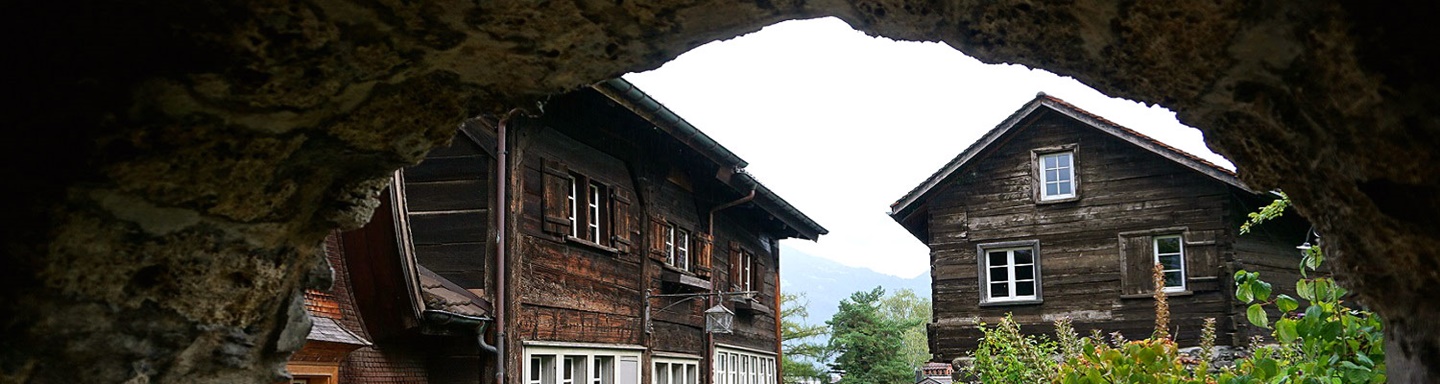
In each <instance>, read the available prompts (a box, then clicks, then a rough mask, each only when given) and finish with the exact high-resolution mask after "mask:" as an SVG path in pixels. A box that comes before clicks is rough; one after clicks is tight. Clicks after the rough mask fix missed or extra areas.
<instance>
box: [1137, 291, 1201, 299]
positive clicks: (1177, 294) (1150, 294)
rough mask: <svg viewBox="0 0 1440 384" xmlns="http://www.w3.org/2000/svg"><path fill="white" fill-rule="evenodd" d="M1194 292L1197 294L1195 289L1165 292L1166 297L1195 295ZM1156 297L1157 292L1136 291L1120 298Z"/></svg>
mask: <svg viewBox="0 0 1440 384" xmlns="http://www.w3.org/2000/svg"><path fill="white" fill-rule="evenodd" d="M1194 294H1195V292H1193V291H1178V292H1165V297H1182V296H1190V295H1194ZM1154 297H1155V294H1154V293H1136V294H1132V295H1120V298H1121V299H1151V298H1154Z"/></svg>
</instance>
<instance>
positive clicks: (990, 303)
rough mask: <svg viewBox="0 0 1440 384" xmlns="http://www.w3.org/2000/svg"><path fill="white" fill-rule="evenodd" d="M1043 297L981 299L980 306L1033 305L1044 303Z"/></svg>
mask: <svg viewBox="0 0 1440 384" xmlns="http://www.w3.org/2000/svg"><path fill="white" fill-rule="evenodd" d="M1044 302H1045V299H1029V300H1009V301H981V302H980V306H981V307H1005V306H1011V305H1033V304H1041V303H1044Z"/></svg>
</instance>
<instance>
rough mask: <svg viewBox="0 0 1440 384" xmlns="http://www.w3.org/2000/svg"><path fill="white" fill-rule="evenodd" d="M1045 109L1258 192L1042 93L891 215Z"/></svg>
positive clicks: (904, 209) (1230, 174) (918, 199)
mask: <svg viewBox="0 0 1440 384" xmlns="http://www.w3.org/2000/svg"><path fill="white" fill-rule="evenodd" d="M1046 110H1050V111H1055V112H1057V113H1060V114H1062V115H1065V116H1067V117H1069V118H1071V119H1074V120H1075V121H1078V122H1081V123H1083V125H1084V126H1087V127H1091V128H1094V129H1096V130H1099V131H1101V132H1105V133H1107V134H1110V135H1111V136H1115V137H1116V138H1119V139H1121V140H1124V141H1126V142H1129V143H1130V144H1134V145H1135V146H1137V147H1140V148H1143V149H1145V150H1148V151H1150V152H1153V153H1155V154H1157V155H1160V156H1161V157H1164V158H1166V159H1170V160H1171V161H1174V162H1175V163H1177V164H1180V165H1183V166H1185V167H1187V168H1190V169H1193V170H1195V171H1196V172H1200V173H1202V174H1204V175H1206V176H1210V177H1211V178H1214V179H1215V180H1218V181H1220V182H1222V183H1225V184H1229V185H1231V186H1234V187H1236V188H1239V189H1241V190H1244V191H1246V192H1250V193H1257V192H1255V191H1254V190H1252V189H1250V187H1247V186H1245V184H1244V183H1242V182H1240V179H1239V178H1237V177H1236V176H1235V172H1233V171H1230V170H1228V169H1225V168H1221V167H1220V166H1218V165H1215V164H1214V163H1211V162H1209V161H1206V160H1205V159H1201V158H1199V157H1197V156H1195V155H1192V154H1189V153H1186V152H1185V151H1181V150H1179V149H1177V148H1175V147H1171V146H1169V145H1166V144H1165V143H1161V142H1160V141H1158V140H1155V139H1153V138H1151V137H1149V136H1145V135H1143V134H1141V133H1140V132H1136V131H1134V130H1132V129H1130V128H1125V127H1123V126H1121V125H1120V124H1115V123H1114V122H1112V121H1110V120H1107V119H1105V118H1104V117H1100V116H1099V115H1096V114H1093V113H1090V112H1088V111H1086V110H1083V109H1080V108H1079V107H1076V106H1074V105H1072V104H1070V103H1067V102H1065V101H1064V100H1060V99H1059V98H1056V97H1053V96H1048V95H1046V94H1045V93H1043V92H1042V93H1040V94H1038V95H1036V96H1035V98H1034V99H1032V100H1030V102H1028V103H1025V105H1024V106H1023V107H1021V108H1020V110H1017V111H1015V113H1012V114H1010V117H1007V118H1005V120H1004V121H1002V122H1000V125H996V126H995V128H993V129H991V130H990V132H986V133H985V135H984V136H981V137H980V139H979V140H976V141H975V143H973V144H970V147H968V148H965V151H963V152H960V155H958V156H955V158H954V159H952V160H950V162H949V163H946V164H945V166H943V167H941V168H940V169H939V170H937V171H935V173H933V174H931V175H930V177H929V178H927V179H925V181H924V182H922V183H920V185H917V186H915V188H913V189H911V190H910V192H908V193H906V194H905V196H902V197H900V199H899V200H896V201H895V203H893V204H890V216H892V217H895V216H897V215H900V214H902V213H906V212H907V211H909V210H913V209H914V208H915V207H916V206H918V204H919V202H921V201H922V200H924V198H925V197H926V195H928V194H929V193H930V191H932V190H934V189H935V187H936V186H939V185H940V183H941V182H943V181H944V180H946V179H947V178H949V177H950V175H951V174H954V173H955V172H956V171H958V170H959V169H960V168H963V167H964V166H965V165H966V164H969V163H970V161H971V160H974V158H975V157H976V156H978V155H979V154H980V153H981V152H984V151H985V149H986V148H987V147H989V146H990V145H992V144H994V143H995V142H997V141H999V139H1000V138H1001V137H1003V136H1005V134H1006V133H1009V132H1010V131H1012V130H1015V129H1016V127H1017V126H1020V125H1021V124H1020V122H1022V121H1025V119H1026V118H1028V117H1030V116H1031V115H1034V114H1037V113H1041V112H1044V111H1046Z"/></svg>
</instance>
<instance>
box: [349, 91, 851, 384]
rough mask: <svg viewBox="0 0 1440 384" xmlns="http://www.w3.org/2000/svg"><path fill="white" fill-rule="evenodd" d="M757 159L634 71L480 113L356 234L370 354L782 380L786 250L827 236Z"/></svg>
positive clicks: (459, 375)
mask: <svg viewBox="0 0 1440 384" xmlns="http://www.w3.org/2000/svg"><path fill="white" fill-rule="evenodd" d="M502 138H503V140H502ZM497 164H503V165H504V166H503V167H501V168H497V166H496V165H497ZM746 165H747V164H746V162H745V161H743V160H741V159H740V158H739V157H738V156H736V155H735V154H734V153H731V152H730V151H729V150H727V149H725V148H724V147H722V146H721V145H720V144H718V143H716V142H715V141H714V140H712V139H710V138H709V137H708V136H706V135H705V134H704V133H702V132H700V131H699V130H697V129H696V128H695V127H694V126H691V125H690V124H689V123H688V122H686V121H685V120H684V119H681V118H680V117H678V116H676V115H675V114H674V113H673V112H671V111H670V110H669V109H667V108H666V107H664V106H663V105H661V104H659V103H658V102H656V101H655V100H654V99H652V98H651V97H649V96H648V95H646V94H645V93H643V92H641V91H640V90H638V89H636V88H635V87H634V86H633V85H631V84H630V83H628V82H626V81H624V80H619V79H617V80H611V81H607V82H604V83H601V84H597V85H595V86H593V87H589V88H585V89H581V90H577V91H574V92H571V93H568V94H564V95H557V96H554V97H551V98H550V99H548V100H546V101H544V102H543V103H542V104H540V105H537V106H536V107H534V108H531V110H529V111H526V112H523V113H514V114H509V115H505V116H496V117H493V118H492V117H487V118H477V119H472V120H471V121H469V122H467V123H466V124H464V125H463V126H462V127H461V128H460V132H459V134H458V135H457V136H456V138H455V139H454V140H453V142H452V144H451V145H450V146H449V147H447V148H441V149H437V150H434V151H432V152H431V153H430V154H429V155H428V157H427V158H426V159H425V160H424V161H423V162H421V163H419V164H417V165H414V166H410V167H407V168H404V169H402V170H400V171H397V172H396V174H395V175H394V181H393V183H392V186H391V188H390V189H389V190H388V195H387V196H386V197H387V202H386V205H385V206H382V207H381V208H380V209H378V210H377V213H376V217H375V219H374V220H373V221H372V223H371V224H370V225H368V226H367V227H366V228H363V229H361V230H357V231H352V232H347V233H346V234H345V236H344V240H345V241H344V245H345V253H346V256H345V260H346V261H348V262H349V264H348V267H349V269H350V274H351V275H356V274H364V275H365V276H366V277H365V278H366V279H368V282H367V283H364V284H360V285H362V287H357V288H356V289H353V291H354V292H355V296H356V303H357V307H358V308H359V312H360V314H361V315H362V317H363V318H364V319H365V326H366V327H367V328H370V329H371V331H370V332H369V333H368V335H366V336H368V339H369V340H370V342H373V343H374V344H375V347H366V348H372V349H380V350H386V349H385V348H386V347H387V346H388V347H389V348H390V349H388V350H390V351H395V352H394V354H393V355H392V357H395V358H396V359H397V360H404V361H408V362H409V363H408V364H409V365H410V366H417V365H418V366H421V367H423V368H424V370H425V380H427V381H428V382H446V383H450V382H473V383H494V382H496V377H497V376H498V375H501V374H503V376H504V381H503V382H505V383H525V384H541V383H544V384H550V383H555V384H560V383H565V384H580V383H585V384H640V383H642V382H644V383H664V384H692V383H695V384H698V383H702V382H703V383H725V384H730V383H753V384H764V383H778V382H779V381H778V377H779V374H780V372H779V371H780V369H779V360H780V359H779V353H780V338H779V328H780V326H779V321H778V319H777V315H776V314H777V313H778V311H777V309H776V308H775V307H776V306H777V305H778V302H779V300H778V297H779V291H780V287H779V283H780V279H779V263H780V255H779V246H778V244H779V241H780V239H784V238H802V239H810V240H815V239H817V238H818V237H819V235H821V234H824V233H826V230H825V229H824V228H822V227H820V226H819V225H818V224H816V223H815V222H814V221H812V220H811V219H810V218H808V217H806V216H805V215H804V214H802V213H800V212H799V211H798V210H796V209H795V208H794V207H793V206H791V205H790V204H789V203H788V202H786V201H785V200H783V199H781V198H780V197H779V196H777V195H776V194H775V193H774V192H772V191H771V190H769V189H768V188H766V187H765V186H764V185H762V184H760V183H759V182H758V181H756V179H755V178H754V177H753V176H751V175H750V174H748V173H746V172H745V171H744V167H745V166H746ZM497 207H504V208H505V209H496V208H497ZM360 279H361V278H355V279H352V280H355V281H359V280H360ZM707 310H718V311H721V312H728V313H732V314H733V315H734V316H733V321H732V323H731V330H730V332H729V333H719V332H714V333H712V332H707V330H706V325H707V324H706V316H705V312H706V311H707ZM477 335H478V336H480V337H478V338H477V337H476V336H477ZM387 343H388V344H387ZM491 348H494V350H491ZM365 350H366V349H361V351H365ZM497 354H499V355H503V359H502V360H503V361H504V362H505V363H504V365H503V366H501V367H497V366H496V365H495V364H496V361H497V360H496V356H497ZM343 368H344V367H343V366H342V369H341V372H340V373H341V377H342V378H344V377H345V375H346V372H345V369H343ZM501 368H503V369H501ZM367 382H368V381H367Z"/></svg>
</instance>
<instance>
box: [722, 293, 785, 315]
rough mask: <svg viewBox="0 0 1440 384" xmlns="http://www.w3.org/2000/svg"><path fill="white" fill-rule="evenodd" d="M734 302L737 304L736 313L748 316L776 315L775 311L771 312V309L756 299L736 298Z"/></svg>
mask: <svg viewBox="0 0 1440 384" xmlns="http://www.w3.org/2000/svg"><path fill="white" fill-rule="evenodd" d="M732 301H734V302H735V312H737V313H740V314H746V315H754V314H759V313H763V314H766V315H774V314H775V311H773V310H771V309H770V307H767V306H765V305H764V304H760V301H758V300H755V299H751V298H744V297H735V298H733V299H732Z"/></svg>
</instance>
